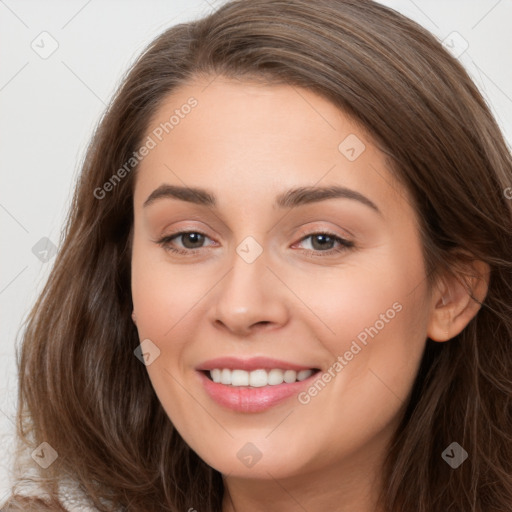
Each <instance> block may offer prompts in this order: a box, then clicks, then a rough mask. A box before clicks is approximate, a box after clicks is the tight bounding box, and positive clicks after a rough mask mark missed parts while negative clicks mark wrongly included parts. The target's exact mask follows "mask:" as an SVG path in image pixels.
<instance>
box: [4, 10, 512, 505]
mask: <svg viewBox="0 0 512 512" xmlns="http://www.w3.org/2000/svg"><path fill="white" fill-rule="evenodd" d="M223 1H224V0H217V1H216V2H215V1H214V0H193V1H192V0H168V1H162V0H151V1H144V2H143V1H141V0H140V1H134V0H124V1H121V0H110V1H102V2H101V1H99V0H88V1H87V0H72V1H70V0H67V1H64V0H60V1H47V2H42V1H40V0H29V1H21V0H17V1H16V0H0V63H1V64H0V112H1V116H0V172H1V180H2V181H1V186H0V225H1V230H0V236H1V247H2V250H1V253H0V269H1V272H0V308H1V312H2V323H1V324H0V448H1V449H2V457H0V505H1V503H2V501H3V500H2V498H3V496H5V495H6V493H7V489H8V484H9V476H8V467H9V464H10V460H9V456H10V448H11V446H12V445H13V440H12V435H13V426H14V425H13V418H14V414H15V408H16V400H17V398H16V392H17V382H16V365H15V343H18V342H19V338H20V336H19V335H20V328H21V327H22V322H23V321H24V319H25V317H26V314H27V313H28V310H29V308H30V307H31V305H32V304H33V302H34V300H35V298H36V296H37V293H38V292H39V291H40V290H41V287H42V285H43V283H44V281H45V279H46V278H47V276H48V273H49V271H50V269H51V265H52V262H53V261H54V260H53V258H52V259H51V260H49V261H48V262H46V263H44V262H42V261H40V259H38V258H37V257H36V255H34V254H33V252H32V247H33V246H34V245H35V244H36V243H37V242H38V241H39V240H40V239H41V238H43V237H48V238H49V239H50V240H52V241H53V243H54V244H58V242H59V236H60V230H61V227H62V225H63V222H64V216H65V214H66V211H67V208H68V205H69V201H70V199H71V193H72V189H73V184H74V180H75V179H76V176H77V173H78V170H79V164H80V162H81V160H82V158H83V155H84V151H85V148H86V145H87V143H88V141H89V138H90V135H91V134H92V130H93V128H94V126H95V124H96V122H97V121H98V119H99V118H100V115H101V113H102V112H103V110H104V108H105V105H106V104H107V102H108V100H109V98H110V97H111V95H112V94H113V92H114V90H115V89H116V87H117V85H118V84H119V80H120V77H121V75H122V73H123V72H124V71H125V70H126V69H127V68H128V67H129V65H130V64H131V63H132V62H133V60H134V58H135V56H136V55H138V54H139V53H140V52H141V51H142V49H143V48H144V47H145V45H146V44H147V43H149V42H150V41H151V40H152V39H153V38H154V37H156V36H157V35H158V34H160V33H161V32H162V31H163V30H165V29H166V28H167V27H169V26H171V25H174V24H176V23H179V22H183V21H188V20H190V19H194V18H197V17H198V16H201V15H204V14H207V13H209V12H210V11H211V10H212V9H213V8H214V7H215V6H218V5H220V4H221V3H223ZM382 3H384V4H386V5H389V6H391V7H393V8H395V9H397V10H398V11H400V12H402V13H403V14H405V15H406V16H409V17H410V18H412V19H414V20H416V21H417V22H419V23H421V24H422V25H423V26H425V27H426V28H427V29H429V30H430V31H431V32H433V33H434V34H435V35H436V36H437V37H439V39H441V40H445V39H446V38H447V37H448V36H450V34H452V33H453V32H457V33H458V34H459V35H455V36H453V34H452V35H451V36H450V38H451V39H452V40H454V50H453V51H458V52H459V53H460V51H462V50H463V49H464V47H465V45H466V44H467V45H468V47H467V49H466V50H465V51H464V53H462V54H461V55H460V56H459V57H458V58H459V59H460V60H461V62H462V63H463V64H464V65H465V66H466V68H467V69H468V71H469V72H470V74H471V76H472V77H473V78H474V80H475V82H476V83H477V85H478V86H479V87H480V90H481V91H482V92H483V94H484V96H485V97H486V99H487V101H488V103H489V104H490V106H491V108H492V111H493V113H494V115H495V116H496V118H497V120H498V122H499V124H500V126H501V128H502V130H503V132H504V134H505V136H506V138H507V140H508V141H509V144H511V142H512V31H511V30H510V23H511V21H512V2H511V1H510V0H415V1H413V0H385V1H384V0H383V1H382ZM42 32H47V33H48V34H50V36H48V35H44V34H43V35H41V33H42ZM454 38H455V39H454ZM448 40H450V39H448ZM54 41H55V42H54ZM52 44H53V45H56V44H58V48H57V49H56V51H55V52H54V53H53V54H52V55H50V56H49V57H47V58H42V57H41V56H40V54H41V53H42V52H44V51H49V50H50V49H51V48H52ZM33 47H35V48H36V49H37V51H36V50H34V49H33ZM37 52H39V54H38V53H37ZM42 56H43V57H46V55H44V54H43V55H42Z"/></svg>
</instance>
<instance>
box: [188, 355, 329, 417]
mask: <svg viewBox="0 0 512 512" xmlns="http://www.w3.org/2000/svg"><path fill="white" fill-rule="evenodd" d="M196 372H197V375H198V376H199V380H200V383H201V385H202V386H203V389H204V390H205V391H206V394H207V395H208V396H209V398H211V399H212V400H213V401H214V402H216V403H217V404H218V405H220V406H222V407H224V408H227V409H231V410H232V411H236V412H243V413H257V412H263V411H266V410H267V409H269V408H271V407H274V406H277V405H278V404H282V403H285V401H286V400H288V399H290V398H292V397H293V396H295V397H297V395H298V394H299V393H300V392H301V391H303V390H304V389H305V388H307V387H308V386H310V385H311V384H312V382H313V381H314V380H315V379H316V378H317V376H318V374H319V373H320V372H321V370H320V369H319V368H318V367H309V368H308V367H307V366H302V365H298V364H292V363H287V362H285V361H278V360H275V359H269V358H261V357H260V358H253V359H247V360H242V359H237V358H231V357H229V358H218V359H214V360H211V361H207V362H206V363H203V364H202V365H200V366H199V367H197V368H196Z"/></svg>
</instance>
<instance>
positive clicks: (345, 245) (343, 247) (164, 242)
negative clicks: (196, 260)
mask: <svg viewBox="0 0 512 512" xmlns="http://www.w3.org/2000/svg"><path fill="white" fill-rule="evenodd" d="M189 234H198V235H202V236H204V237H206V238H210V237H209V236H208V235H206V234H205V233H202V232H201V231H178V232H176V233H173V234H172V235H167V236H164V237H162V238H161V239H160V240H157V241H156V242H155V243H156V244H158V245H160V246H161V247H163V249H165V250H166V251H169V252H172V253H175V254H180V255H184V256H190V255H195V254H197V253H198V252H199V251H200V250H201V249H203V247H200V248H198V249H177V248H176V247H172V246H171V245H170V242H171V241H172V240H173V239H174V238H178V237H180V236H182V235H189ZM315 235H323V236H328V237H329V238H332V239H333V240H334V241H335V242H338V243H339V244H340V247H338V249H329V250H327V251H318V250H314V249H304V251H305V252H306V253H307V254H309V255H311V256H313V257H318V256H319V257H326V256H331V255H334V254H339V253H342V252H344V251H347V250H349V249H352V248H353V247H354V242H351V241H349V240H346V239H345V238H341V237H339V236H337V235H335V234H334V233H330V232H328V231H315V232H314V233H310V234H309V235H306V236H304V237H302V238H301V239H300V240H299V241H300V242H302V241H303V240H306V239H308V238H311V237H313V236H315Z"/></svg>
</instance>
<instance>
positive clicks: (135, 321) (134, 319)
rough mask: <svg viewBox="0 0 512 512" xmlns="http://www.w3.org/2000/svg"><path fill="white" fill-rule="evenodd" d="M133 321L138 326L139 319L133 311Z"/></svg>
mask: <svg viewBox="0 0 512 512" xmlns="http://www.w3.org/2000/svg"><path fill="white" fill-rule="evenodd" d="M132 320H133V323H134V324H135V325H137V317H136V316H135V311H132Z"/></svg>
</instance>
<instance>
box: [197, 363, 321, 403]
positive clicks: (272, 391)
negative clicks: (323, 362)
mask: <svg viewBox="0 0 512 512" xmlns="http://www.w3.org/2000/svg"><path fill="white" fill-rule="evenodd" d="M197 373H198V374H199V377H200V379H201V381H202V384H203V386H204V389H205V390H206V392H207V393H208V395H209V396H210V398H212V399H213V400H215V402H217V403H218V404H219V405H222V406H224V407H227V408H228V409H232V410H234V411H237V412H262V411H265V410H267V409H270V408H271V407H274V406H275V405H277V404H280V403H281V402H284V401H285V400H287V399H288V398H290V397H292V396H294V395H295V396H297V395H298V394H299V393H300V391H301V390H302V389H303V388H305V387H307V386H309V385H310V383H311V381H313V380H314V379H315V378H316V377H318V372H316V373H314V374H313V375H311V376H310V377H308V378H307V379H304V380H303V381H296V382H292V383H291V384H286V383H283V384H276V385H275V386H262V387H259V388H252V387H247V386H240V387H235V386H230V385H226V384H220V383H217V382H213V381H212V380H210V379H209V378H208V377H207V376H206V375H205V374H204V373H203V372H201V371H198V372H197Z"/></svg>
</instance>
